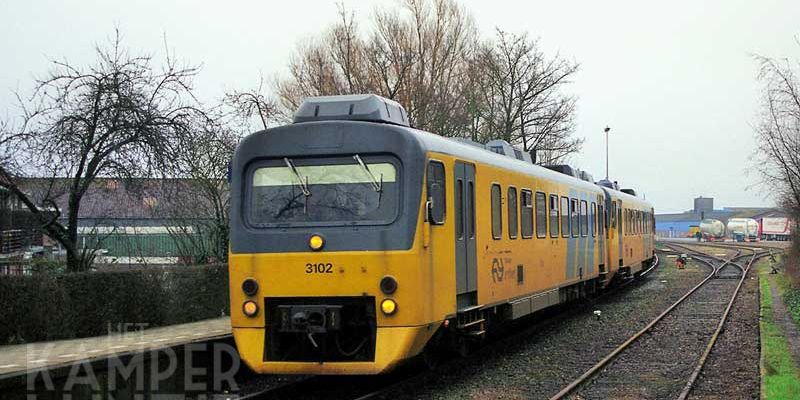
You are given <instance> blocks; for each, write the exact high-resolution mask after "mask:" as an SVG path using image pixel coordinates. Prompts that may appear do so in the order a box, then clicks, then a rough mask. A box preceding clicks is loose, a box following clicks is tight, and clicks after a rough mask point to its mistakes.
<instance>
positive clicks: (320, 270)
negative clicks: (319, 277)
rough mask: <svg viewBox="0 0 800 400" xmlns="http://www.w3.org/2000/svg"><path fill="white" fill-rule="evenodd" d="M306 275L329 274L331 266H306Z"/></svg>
mask: <svg viewBox="0 0 800 400" xmlns="http://www.w3.org/2000/svg"><path fill="white" fill-rule="evenodd" d="M306 273H307V274H331V273H333V264H331V263H319V264H312V263H308V264H306Z"/></svg>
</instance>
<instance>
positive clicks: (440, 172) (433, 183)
mask: <svg viewBox="0 0 800 400" xmlns="http://www.w3.org/2000/svg"><path fill="white" fill-rule="evenodd" d="M445 183H446V182H445V176H444V164H442V163H441V162H438V161H431V162H429V163H428V201H430V203H429V206H428V207H429V208H428V217H429V218H428V219H429V221H428V222H430V223H431V224H434V225H442V224H444V218H445V209H446V202H445V201H446V198H445V187H446V186H445Z"/></svg>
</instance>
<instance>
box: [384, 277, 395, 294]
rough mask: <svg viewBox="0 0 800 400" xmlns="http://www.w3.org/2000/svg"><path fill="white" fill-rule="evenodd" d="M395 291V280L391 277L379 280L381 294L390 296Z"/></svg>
mask: <svg viewBox="0 0 800 400" xmlns="http://www.w3.org/2000/svg"><path fill="white" fill-rule="evenodd" d="M396 290H397V280H395V279H394V277H393V276H390V275H386V276H384V277H383V278H382V279H381V292H383V293H385V294H392V293H394V292H395V291H396Z"/></svg>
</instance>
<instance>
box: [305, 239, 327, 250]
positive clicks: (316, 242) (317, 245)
mask: <svg viewBox="0 0 800 400" xmlns="http://www.w3.org/2000/svg"><path fill="white" fill-rule="evenodd" d="M322 246H325V239H323V238H322V236H320V235H311V237H310V238H309V239H308V247H310V248H311V250H314V251H319V250H321V249H322Z"/></svg>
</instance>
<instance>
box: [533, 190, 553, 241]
mask: <svg viewBox="0 0 800 400" xmlns="http://www.w3.org/2000/svg"><path fill="white" fill-rule="evenodd" d="M546 208H547V200H546V197H545V195H544V193H542V192H536V237H537V238H543V237H546V236H547V209H546ZM551 223H552V222H551ZM556 229H558V228H556ZM556 234H558V232H556Z"/></svg>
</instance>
